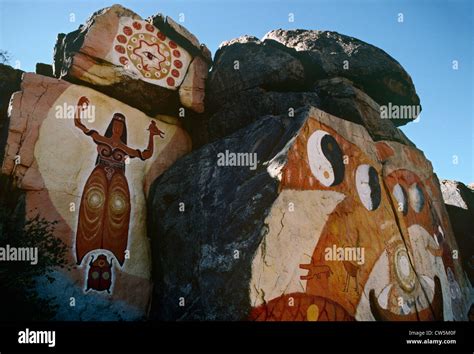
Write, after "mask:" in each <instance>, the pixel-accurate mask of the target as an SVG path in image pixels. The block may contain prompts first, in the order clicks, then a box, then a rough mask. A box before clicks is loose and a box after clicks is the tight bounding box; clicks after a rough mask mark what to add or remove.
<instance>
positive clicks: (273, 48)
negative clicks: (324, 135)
mask: <svg viewBox="0 0 474 354" xmlns="http://www.w3.org/2000/svg"><path fill="white" fill-rule="evenodd" d="M280 42H281V43H280ZM269 58H271V59H269ZM367 58H370V61H368V62H366V61H367V60H368V59H367ZM346 60H347V63H345V61H346ZM371 63H372V64H373V65H372V64H371ZM207 92H208V93H207V106H208V107H207V114H208V115H209V119H208V121H207V130H208V132H209V141H214V140H216V139H219V138H222V137H224V136H226V135H229V134H232V133H233V132H235V131H236V130H238V129H241V128H243V127H245V126H246V125H248V124H250V123H251V122H253V121H254V120H255V119H258V118H259V117H263V116H265V115H267V114H274V115H279V114H285V113H286V114H288V116H290V117H291V116H292V115H293V113H294V111H295V110H296V109H298V108H300V107H303V106H306V105H311V106H314V107H318V108H321V109H323V110H324V111H326V112H328V113H331V114H334V115H336V116H338V117H341V118H344V119H347V120H349V121H352V122H354V123H358V124H361V125H363V126H365V127H366V128H367V131H368V132H369V134H370V135H371V137H372V138H373V139H374V140H392V141H398V142H400V143H403V144H408V145H411V144H412V143H411V142H410V141H409V140H408V139H407V138H406V136H405V135H404V134H403V132H402V131H401V130H399V129H397V127H396V126H398V125H403V124H406V123H408V122H409V121H411V119H396V118H394V116H392V115H391V113H392V111H391V108H392V107H397V109H399V110H400V112H405V113H410V112H412V113H414V114H416V115H417V114H418V113H419V111H418V108H419V109H421V106H420V105H419V98H418V96H417V95H416V91H415V87H414V85H413V82H412V80H411V78H410V76H409V75H408V74H407V73H406V72H405V70H403V68H402V67H401V66H400V64H398V63H397V62H396V61H395V60H394V59H393V58H391V57H390V56H389V55H388V54H386V53H385V52H383V51H381V50H380V49H378V48H376V47H373V46H371V45H369V44H367V43H364V42H362V41H359V40H356V39H354V38H352V37H347V36H343V35H340V34H337V33H334V32H320V31H294V32H292V31H272V32H269V33H268V34H267V35H265V37H264V39H263V40H262V41H260V40H259V39H257V38H255V37H251V36H243V37H240V38H237V39H234V40H231V41H228V42H224V43H222V44H221V46H220V47H219V50H218V51H217V53H216V55H215V58H214V64H213V66H212V70H211V72H210V74H209V80H208V85H207ZM404 107H405V108H407V109H405V108H404ZM408 108H409V109H408ZM400 112H399V113H400ZM384 114H385V115H384ZM416 115H415V116H413V117H412V119H414V118H416ZM396 117H399V116H396Z"/></svg>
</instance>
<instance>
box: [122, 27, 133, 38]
mask: <svg viewBox="0 0 474 354" xmlns="http://www.w3.org/2000/svg"><path fill="white" fill-rule="evenodd" d="M123 33H125V34H126V35H127V36H131V35H132V33H133V30H132V29H131V28H130V27H128V26H125V27H124V28H123Z"/></svg>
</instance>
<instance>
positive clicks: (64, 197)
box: [2, 73, 191, 316]
mask: <svg viewBox="0 0 474 354" xmlns="http://www.w3.org/2000/svg"><path fill="white" fill-rule="evenodd" d="M190 148H191V142H190V140H189V137H188V135H187V133H186V132H185V131H184V130H183V129H182V128H179V127H178V126H176V125H171V124H168V123H165V122H163V121H159V120H154V119H152V118H150V117H148V116H146V115H145V114H143V113H142V112H140V111H138V110H137V109H135V108H132V107H130V106H127V105H125V104H124V103H121V102H119V101H117V100H115V99H112V98H110V97H107V96H105V95H103V94H101V93H99V92H97V91H94V90H92V89H90V88H87V87H84V86H77V85H74V84H70V83H68V82H66V81H63V80H57V79H53V78H48V77H44V76H40V75H36V74H30V73H27V74H24V76H23V80H22V84H21V91H20V92H17V93H15V94H14V95H13V96H12V100H11V115H10V125H9V135H8V140H7V144H6V154H5V158H4V161H3V168H2V172H3V173H4V174H7V175H10V176H12V178H14V179H15V181H16V184H17V185H18V186H19V188H21V189H22V190H25V191H26V214H27V217H28V218H33V217H35V216H36V215H37V214H39V215H41V216H42V217H45V218H46V219H48V220H54V221H58V224H57V225H56V235H57V236H58V237H60V238H61V239H62V240H63V241H64V242H65V243H66V244H68V245H69V246H70V247H71V254H70V255H69V256H70V260H71V262H72V263H74V264H77V268H76V269H75V270H73V271H71V272H69V273H64V274H59V275H58V276H60V277H65V279H64V280H63V281H64V282H65V284H67V289H61V290H63V291H66V290H67V292H69V293H70V295H71V296H75V297H77V298H78V299H79V298H81V296H84V295H86V294H87V293H88V292H89V291H90V290H95V291H96V292H102V291H105V290H106V292H107V293H110V298H108V299H107V301H110V302H112V301H122V302H124V303H126V304H127V305H129V306H131V307H132V308H134V309H136V311H135V312H137V313H141V314H142V315H144V314H145V313H146V310H147V306H148V304H149V301H150V299H149V296H150V290H149V289H150V276H151V275H150V271H151V269H150V266H151V260H150V256H151V255H150V249H149V245H148V243H149V241H148V239H147V234H146V226H145V224H146V219H145V216H146V213H144V210H145V199H146V195H147V192H148V189H149V186H150V185H151V183H152V182H153V180H154V179H155V178H156V177H157V176H158V175H160V174H161V173H162V172H163V171H164V170H165V169H166V168H168V167H169V166H170V165H171V164H172V163H173V162H174V161H175V160H176V159H178V158H179V157H180V156H182V155H184V154H186V153H187V152H188V151H189V150H190ZM98 269H100V271H98ZM99 278H100V279H99ZM64 286H65V287H66V285H64ZM147 289H148V290H147ZM54 291H60V289H54ZM67 299H69V297H67ZM67 299H64V301H65V302H66V301H69V300H67ZM88 306H93V305H91V304H88ZM72 316H73V314H72Z"/></svg>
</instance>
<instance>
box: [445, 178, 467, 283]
mask: <svg viewBox="0 0 474 354" xmlns="http://www.w3.org/2000/svg"><path fill="white" fill-rule="evenodd" d="M440 186H441V192H442V193H443V199H444V203H445V204H446V209H447V211H448V214H449V219H450V221H451V225H452V227H453V231H454V236H456V240H457V243H458V245H459V254H460V257H461V259H462V263H463V266H464V271H465V272H466V273H467V275H468V277H469V280H470V282H471V284H474V221H473V220H474V190H473V188H472V187H470V186H466V185H465V184H464V183H462V182H457V181H450V180H442V181H441V184H440Z"/></svg>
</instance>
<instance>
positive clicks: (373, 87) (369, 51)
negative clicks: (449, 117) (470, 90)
mask: <svg viewBox="0 0 474 354" xmlns="http://www.w3.org/2000/svg"><path fill="white" fill-rule="evenodd" d="M269 41H275V42H278V43H281V44H283V45H285V46H286V47H287V48H289V49H290V50H291V53H292V54H293V53H294V51H296V55H295V56H296V57H297V58H298V59H300V61H301V62H302V63H303V65H304V68H305V74H306V78H307V80H308V81H316V80H320V79H327V78H332V77H345V78H347V79H349V80H351V81H352V82H354V84H355V85H356V86H357V87H359V88H360V89H361V90H362V91H364V92H365V93H366V94H368V95H369V96H370V97H372V99H374V100H375V101H376V102H377V103H378V104H379V105H384V106H388V105H389V104H391V105H393V106H419V105H420V99H419V98H418V95H417V94H416V90H415V86H414V85H413V82H412V80H411V78H410V75H408V73H407V72H406V71H405V70H404V69H403V67H402V66H401V65H400V64H399V63H398V62H397V61H396V60H395V59H393V58H392V57H391V56H390V55H388V54H387V53H386V52H384V51H383V50H381V49H379V48H377V47H374V46H373V45H370V44H368V43H365V42H363V41H361V40H359V39H357V38H354V37H350V36H345V35H343V34H339V33H337V32H331V31H315V30H282V29H278V30H274V31H270V32H269V33H267V34H266V35H265V36H264V37H263V42H264V43H265V42H269ZM420 109H421V107H420ZM415 118H416V117H412V119H415ZM393 122H394V124H395V125H397V126H400V125H404V124H406V123H408V122H410V119H409V118H406V119H393Z"/></svg>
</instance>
